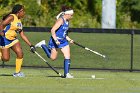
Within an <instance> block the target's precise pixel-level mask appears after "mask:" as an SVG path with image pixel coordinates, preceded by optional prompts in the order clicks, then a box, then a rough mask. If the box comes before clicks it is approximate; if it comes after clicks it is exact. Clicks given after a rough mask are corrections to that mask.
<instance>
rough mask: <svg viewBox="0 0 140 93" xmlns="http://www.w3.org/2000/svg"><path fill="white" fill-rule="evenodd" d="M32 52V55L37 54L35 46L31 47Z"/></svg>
mask: <svg viewBox="0 0 140 93" xmlns="http://www.w3.org/2000/svg"><path fill="white" fill-rule="evenodd" d="M30 51H31V52H32V53H35V51H36V48H35V46H34V45H31V46H30Z"/></svg>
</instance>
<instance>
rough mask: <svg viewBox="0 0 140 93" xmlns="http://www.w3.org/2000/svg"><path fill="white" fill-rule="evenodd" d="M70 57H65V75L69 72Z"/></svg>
mask: <svg viewBox="0 0 140 93" xmlns="http://www.w3.org/2000/svg"><path fill="white" fill-rule="evenodd" d="M69 68H70V59H64V76H65V75H66V74H67V73H69Z"/></svg>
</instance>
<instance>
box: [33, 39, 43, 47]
mask: <svg viewBox="0 0 140 93" xmlns="http://www.w3.org/2000/svg"><path fill="white" fill-rule="evenodd" d="M41 45H46V43H45V40H42V41H40V42H39V43H37V44H36V45H35V47H40V48H42V47H41Z"/></svg>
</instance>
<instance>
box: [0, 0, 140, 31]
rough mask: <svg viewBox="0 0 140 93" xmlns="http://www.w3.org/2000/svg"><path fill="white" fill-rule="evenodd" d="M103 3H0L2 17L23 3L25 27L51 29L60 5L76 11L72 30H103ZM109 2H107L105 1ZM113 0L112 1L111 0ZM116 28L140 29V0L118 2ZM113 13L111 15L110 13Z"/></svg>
mask: <svg viewBox="0 0 140 93" xmlns="http://www.w3.org/2000/svg"><path fill="white" fill-rule="evenodd" d="M102 1H103V0H0V18H1V17H2V16H3V15H5V14H6V13H8V12H10V10H11V8H12V7H13V5H15V4H17V3H18V4H23V5H24V6H25V9H26V16H25V18H24V20H23V24H24V26H30V27H31V26H33V27H34V26H38V27H51V26H52V25H53V24H54V22H55V17H56V15H57V14H58V13H59V12H60V10H61V6H63V5H67V6H70V7H72V8H73V9H74V11H75V14H74V17H73V20H71V24H70V27H76V28H82V27H86V28H101V27H102V26H101V23H102V22H101V20H102ZM106 1H107V0H106ZM109 1H110V0H109ZM115 2H116V28H135V29H138V28H140V0H116V1H115ZM110 13H111V12H110Z"/></svg>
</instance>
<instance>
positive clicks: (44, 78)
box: [0, 68, 140, 93]
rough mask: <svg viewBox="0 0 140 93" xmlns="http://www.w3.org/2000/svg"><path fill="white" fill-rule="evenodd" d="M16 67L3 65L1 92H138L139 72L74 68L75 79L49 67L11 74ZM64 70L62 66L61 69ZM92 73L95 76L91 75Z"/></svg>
mask: <svg viewBox="0 0 140 93" xmlns="http://www.w3.org/2000/svg"><path fill="white" fill-rule="evenodd" d="M13 71H14V68H0V93H139V92H140V74H139V73H137V72H133V73H130V72H110V71H93V70H88V71H87V70H71V73H73V75H74V77H75V78H74V79H64V78H60V77H58V76H57V75H56V74H55V73H54V72H53V71H52V70H50V69H29V68H23V72H24V73H25V74H26V77H23V78H14V77H12V76H11V73H13ZM59 71H60V72H61V73H63V71H62V70H59ZM91 75H95V76H96V78H95V79H92V78H91Z"/></svg>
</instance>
